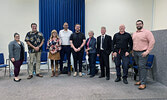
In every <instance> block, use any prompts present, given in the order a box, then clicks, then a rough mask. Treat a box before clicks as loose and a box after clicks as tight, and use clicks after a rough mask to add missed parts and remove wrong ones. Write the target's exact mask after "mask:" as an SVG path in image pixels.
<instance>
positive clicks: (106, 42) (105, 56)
mask: <svg viewBox="0 0 167 100" xmlns="http://www.w3.org/2000/svg"><path fill="white" fill-rule="evenodd" d="M111 51H112V38H111V36H109V35H107V34H106V27H101V35H100V36H98V37H97V56H99V58H100V68H101V75H100V76H99V78H103V77H105V69H106V80H109V79H110V67H109V55H110V53H111Z"/></svg>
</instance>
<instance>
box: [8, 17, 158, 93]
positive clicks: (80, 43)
mask: <svg viewBox="0 0 167 100" xmlns="http://www.w3.org/2000/svg"><path fill="white" fill-rule="evenodd" d="M143 25H144V24H143V21H142V20H137V21H136V28H137V31H136V32H135V33H133V35H131V34H129V33H128V32H126V31H125V25H120V26H119V32H118V33H116V34H114V37H113V40H112V37H111V36H109V35H108V34H107V33H106V27H101V35H100V36H98V37H97V40H96V38H95V37H94V32H93V31H90V32H89V33H88V35H89V38H88V39H87V40H86V38H85V35H84V34H83V33H82V32H80V28H81V25H80V24H76V25H75V32H74V33H73V32H72V31H71V30H69V29H68V23H67V22H65V23H64V25H63V27H64V29H62V30H60V32H59V35H58V32H57V31H56V30H52V32H51V36H50V39H49V40H48V42H47V49H49V56H48V58H49V59H50V60H51V69H52V75H51V77H53V76H58V75H59V74H61V73H62V71H63V60H64V56H65V55H66V57H67V61H68V62H67V65H68V76H70V75H71V62H70V56H71V53H72V55H73V60H74V62H73V63H74V73H73V76H74V77H76V76H77V75H79V76H80V77H82V59H83V55H84V52H86V54H87V55H88V57H89V59H88V61H89V67H90V77H94V76H95V63H96V57H97V56H98V57H99V59H100V69H101V74H100V76H99V78H104V77H106V80H110V66H109V55H110V54H111V52H113V56H114V62H115V67H116V73H117V78H116V79H115V82H119V81H121V79H123V82H124V83H125V84H128V81H127V77H128V65H129V55H130V52H131V51H132V52H133V53H132V55H133V56H134V58H135V62H136V64H137V65H138V66H139V69H138V70H139V81H138V82H137V83H135V85H139V87H138V88H139V89H141V90H143V89H145V88H146V77H147V69H146V61H147V58H148V54H149V53H150V52H151V50H152V49H153V47H154V43H155V39H154V36H153V34H152V33H151V32H150V31H148V30H145V29H143ZM31 28H32V31H30V32H28V33H27V35H26V37H25V42H26V43H27V45H28V51H29V57H30V60H29V63H28V65H29V71H28V73H29V76H28V78H27V79H31V78H33V64H34V62H35V63H36V76H38V77H43V76H42V75H41V74H40V57H41V51H42V48H41V47H42V45H43V43H44V37H43V34H42V33H41V32H39V31H37V24H36V23H32V24H31ZM24 52H25V49H24V43H23V42H21V41H20V35H19V34H18V33H15V34H14V41H12V42H10V44H9V58H10V60H11V62H12V63H13V65H14V74H15V78H14V81H16V82H19V81H20V80H21V79H20V78H18V75H19V72H20V66H21V65H22V63H23V60H24ZM34 59H35V60H34ZM58 61H60V71H58V69H59V68H58ZM54 63H55V64H54ZM77 63H79V68H78V67H77ZM121 65H122V68H123V75H121V68H120V66H121ZM54 66H55V67H54ZM78 69H79V70H78Z"/></svg>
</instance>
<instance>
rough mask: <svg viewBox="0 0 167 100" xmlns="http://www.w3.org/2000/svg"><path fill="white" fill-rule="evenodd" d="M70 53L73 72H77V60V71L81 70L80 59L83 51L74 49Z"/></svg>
mask: <svg viewBox="0 0 167 100" xmlns="http://www.w3.org/2000/svg"><path fill="white" fill-rule="evenodd" d="M72 54H73V59H74V68H75V72H77V62H78V61H79V72H82V59H83V54H84V51H83V50H82V51H79V52H75V51H74V50H72Z"/></svg>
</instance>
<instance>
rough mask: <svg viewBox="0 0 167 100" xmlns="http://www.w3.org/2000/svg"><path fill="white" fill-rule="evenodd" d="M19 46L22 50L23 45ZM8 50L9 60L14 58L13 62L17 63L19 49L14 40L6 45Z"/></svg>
mask: <svg viewBox="0 0 167 100" xmlns="http://www.w3.org/2000/svg"><path fill="white" fill-rule="evenodd" d="M20 42H21V41H20ZM21 44H22V46H23V48H24V43H23V42H21ZM8 49H9V59H10V60H11V58H14V59H15V61H19V60H20V52H21V47H20V45H19V44H18V43H17V41H15V40H14V41H11V42H10V43H9V45H8ZM24 52H25V48H24Z"/></svg>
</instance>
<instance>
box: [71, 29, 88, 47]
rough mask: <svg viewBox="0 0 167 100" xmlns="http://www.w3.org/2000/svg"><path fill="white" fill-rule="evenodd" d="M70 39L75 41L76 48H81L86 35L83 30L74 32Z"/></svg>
mask: <svg viewBox="0 0 167 100" xmlns="http://www.w3.org/2000/svg"><path fill="white" fill-rule="evenodd" d="M70 40H71V41H72V42H73V45H74V46H75V48H79V47H80V46H81V45H82V43H83V40H85V35H84V34H83V33H81V32H79V33H73V34H71V36H70ZM81 50H84V48H82V49H81Z"/></svg>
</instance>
